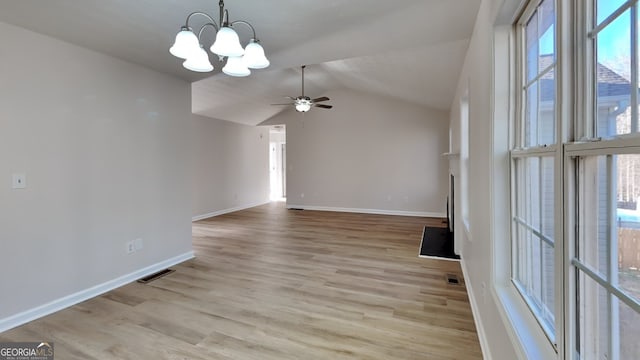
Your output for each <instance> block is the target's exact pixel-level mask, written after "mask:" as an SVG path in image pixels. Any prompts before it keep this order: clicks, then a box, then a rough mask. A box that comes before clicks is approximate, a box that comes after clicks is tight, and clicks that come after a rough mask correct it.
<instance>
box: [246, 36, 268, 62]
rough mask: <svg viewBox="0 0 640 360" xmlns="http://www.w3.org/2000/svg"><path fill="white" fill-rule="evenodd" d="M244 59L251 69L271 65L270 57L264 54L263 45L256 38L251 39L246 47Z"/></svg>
mask: <svg viewBox="0 0 640 360" xmlns="http://www.w3.org/2000/svg"><path fill="white" fill-rule="evenodd" d="M243 60H244V63H245V64H246V65H247V67H248V68H250V69H264V68H266V67H268V66H269V59H267V57H266V56H264V49H263V48H262V45H260V43H258V42H257V41H255V40H251V42H249V44H248V45H247V47H246V48H244V56H243Z"/></svg>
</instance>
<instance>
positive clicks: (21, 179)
mask: <svg viewBox="0 0 640 360" xmlns="http://www.w3.org/2000/svg"><path fill="white" fill-rule="evenodd" d="M12 180H13V184H12V188H13V189H24V188H26V187H27V175H25V174H13V176H12Z"/></svg>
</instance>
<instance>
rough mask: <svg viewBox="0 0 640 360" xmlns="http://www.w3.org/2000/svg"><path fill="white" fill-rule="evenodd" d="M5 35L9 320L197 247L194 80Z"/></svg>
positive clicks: (1, 265)
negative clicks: (192, 177)
mask: <svg viewBox="0 0 640 360" xmlns="http://www.w3.org/2000/svg"><path fill="white" fill-rule="evenodd" d="M0 44H2V46H0V58H1V59H2V66H0V79H1V80H0V273H1V274H2V276H0V289H2V290H1V291H0V329H2V328H3V327H4V328H6V327H7V326H12V325H15V322H16V321H17V322H20V321H25V320H28V318H29V317H30V316H32V315H38V314H42V313H43V312H45V313H46V312H47V311H52V310H54V309H55V307H56V306H62V305H64V303H65V301H73V300H74V299H75V300H78V299H79V298H78V297H75V298H73V299H66V300H64V301H62V303H56V304H54V303H52V302H55V301H56V300H59V299H61V298H63V297H65V296H68V295H71V294H76V295H78V293H79V292H83V291H87V289H90V288H91V287H93V286H96V285H99V284H104V283H105V282H107V281H111V280H114V279H117V278H119V277H121V276H124V275H127V274H132V273H136V272H138V273H139V272H140V271H144V269H147V270H149V268H147V267H148V266H151V265H153V264H157V263H159V262H162V261H165V260H171V259H174V260H175V259H176V258H175V257H177V256H181V257H182V258H184V257H188V256H190V255H191V208H190V198H191V197H190V195H191V194H190V193H189V165H188V162H189V119H190V114H191V111H190V106H191V100H190V85H189V84H188V83H186V82H183V81H181V80H178V79H175V78H172V77H168V76H165V75H162V74H159V73H156V72H154V71H151V70H148V69H145V68H143V67H141V66H137V65H133V64H130V63H127V62H123V61H121V60H118V59H115V58H112V57H108V56H105V55H102V54H100V53H96V52H93V51H90V50H86V49H83V48H80V47H77V46H74V45H71V44H68V43H64V42H61V41H58V40H54V39H52V38H49V37H45V36H42V35H39V34H36V33H33V32H29V31H26V30H23V29H20V28H17V27H13V26H10V25H6V24H3V23H0ZM17 172H23V173H26V176H27V188H26V189H22V190H12V189H11V178H12V173H17ZM137 238H141V239H143V244H144V248H143V249H142V250H141V251H138V252H136V253H134V254H130V255H128V254H126V251H125V242H126V241H129V240H133V239H137ZM110 284H111V285H113V284H114V283H110ZM103 290H104V288H103ZM91 291H97V290H96V289H93V290H91ZM85 295H86V294H85ZM78 296H79V297H82V296H80V295H78ZM45 304H49V305H51V307H48V308H41V309H39V310H38V311H36V312H35V313H33V312H32V313H29V312H28V310H33V309H34V308H35V307H38V306H41V305H45ZM52 304H53V305H52ZM25 311H27V313H22V312H25ZM16 316H17V317H16ZM20 316H23V317H20ZM0 331H1V330H0Z"/></svg>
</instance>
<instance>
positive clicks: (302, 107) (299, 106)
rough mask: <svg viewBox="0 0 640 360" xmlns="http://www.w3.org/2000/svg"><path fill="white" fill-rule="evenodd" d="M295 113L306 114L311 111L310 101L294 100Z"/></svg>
mask: <svg viewBox="0 0 640 360" xmlns="http://www.w3.org/2000/svg"><path fill="white" fill-rule="evenodd" d="M295 105H296V111H297V112H303V113H304V112H307V111H309V110H310V109H311V101H309V100H307V99H299V100H296V103H295Z"/></svg>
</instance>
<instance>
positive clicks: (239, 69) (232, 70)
mask: <svg viewBox="0 0 640 360" xmlns="http://www.w3.org/2000/svg"><path fill="white" fill-rule="evenodd" d="M222 72H223V73H225V74H227V75H229V76H236V77H244V76H249V75H251V70H249V68H248V67H247V65H246V64H245V63H244V60H242V57H241V56H235V57H229V58H228V59H227V64H226V65H225V66H224V67H223V68H222Z"/></svg>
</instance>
